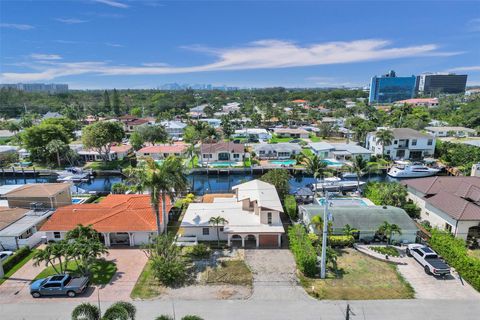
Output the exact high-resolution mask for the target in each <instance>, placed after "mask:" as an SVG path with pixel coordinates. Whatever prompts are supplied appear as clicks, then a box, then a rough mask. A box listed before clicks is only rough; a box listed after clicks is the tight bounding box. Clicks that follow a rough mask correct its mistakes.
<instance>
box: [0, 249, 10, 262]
mask: <svg viewBox="0 0 480 320" xmlns="http://www.w3.org/2000/svg"><path fill="white" fill-rule="evenodd" d="M11 255H13V251H0V261H2V262H3V261H5V260H7V258H8V257H10V256H11Z"/></svg>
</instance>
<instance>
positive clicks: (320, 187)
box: [310, 177, 365, 192]
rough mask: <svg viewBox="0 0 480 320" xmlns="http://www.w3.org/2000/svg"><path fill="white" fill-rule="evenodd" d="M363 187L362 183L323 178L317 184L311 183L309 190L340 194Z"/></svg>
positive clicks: (336, 178)
mask: <svg viewBox="0 0 480 320" xmlns="http://www.w3.org/2000/svg"><path fill="white" fill-rule="evenodd" d="M364 185H365V182H364V181H360V183H358V182H357V181H348V180H342V179H340V178H338V177H331V178H325V179H323V180H322V181H320V182H318V183H312V184H311V185H310V188H311V189H312V190H314V191H315V190H317V191H329V192H333V191H335V192H342V191H353V190H357V189H358V187H362V186H364Z"/></svg>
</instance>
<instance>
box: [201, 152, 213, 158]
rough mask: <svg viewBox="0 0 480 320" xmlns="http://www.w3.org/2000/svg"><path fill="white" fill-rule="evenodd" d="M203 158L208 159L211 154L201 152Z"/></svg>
mask: <svg viewBox="0 0 480 320" xmlns="http://www.w3.org/2000/svg"><path fill="white" fill-rule="evenodd" d="M203 158H204V159H209V158H210V159H211V158H212V155H211V154H210V153H204V154H203Z"/></svg>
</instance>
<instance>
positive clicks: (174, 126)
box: [160, 121, 187, 138]
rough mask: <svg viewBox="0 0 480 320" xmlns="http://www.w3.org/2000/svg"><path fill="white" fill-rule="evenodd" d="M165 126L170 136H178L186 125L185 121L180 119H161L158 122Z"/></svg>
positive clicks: (180, 135) (181, 134)
mask: <svg viewBox="0 0 480 320" xmlns="http://www.w3.org/2000/svg"><path fill="white" fill-rule="evenodd" d="M160 124H161V125H162V126H164V127H165V130H166V131H167V133H168V135H169V136H170V137H172V138H180V137H182V136H183V132H184V131H185V128H186V127H187V124H186V123H183V122H180V121H162V122H160Z"/></svg>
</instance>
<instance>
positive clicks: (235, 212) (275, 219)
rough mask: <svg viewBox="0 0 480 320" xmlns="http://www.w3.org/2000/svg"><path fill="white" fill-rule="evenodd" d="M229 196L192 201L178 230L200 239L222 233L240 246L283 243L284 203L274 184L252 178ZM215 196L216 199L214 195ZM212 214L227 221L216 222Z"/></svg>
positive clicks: (228, 239) (222, 236)
mask: <svg viewBox="0 0 480 320" xmlns="http://www.w3.org/2000/svg"><path fill="white" fill-rule="evenodd" d="M232 191H233V192H234V194H232V195H231V197H226V196H225V195H224V194H222V195H220V196H219V197H215V195H213V196H212V197H210V200H211V201H209V202H202V203H191V204H190V205H189V206H188V209H187V211H186V212H185V215H184V217H183V220H182V222H181V224H180V229H179V232H178V233H179V234H180V235H182V236H184V237H196V239H197V240H198V241H216V240H217V229H216V228H217V227H218V228H219V230H218V231H219V237H220V240H222V241H227V243H228V245H229V246H230V245H232V246H237V247H257V248H258V247H280V246H281V244H282V235H283V234H284V233H285V230H284V228H283V224H282V221H281V220H280V213H281V212H283V207H282V204H281V202H280V198H279V197H278V194H277V190H276V189H275V186H273V185H271V184H269V183H266V182H263V181H260V180H252V181H249V182H246V183H242V184H239V185H236V186H234V187H233V188H232ZM212 198H213V199H212ZM212 217H222V218H224V219H226V220H227V221H228V223H225V224H224V225H219V226H215V225H212V223H210V219H211V218H212Z"/></svg>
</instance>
